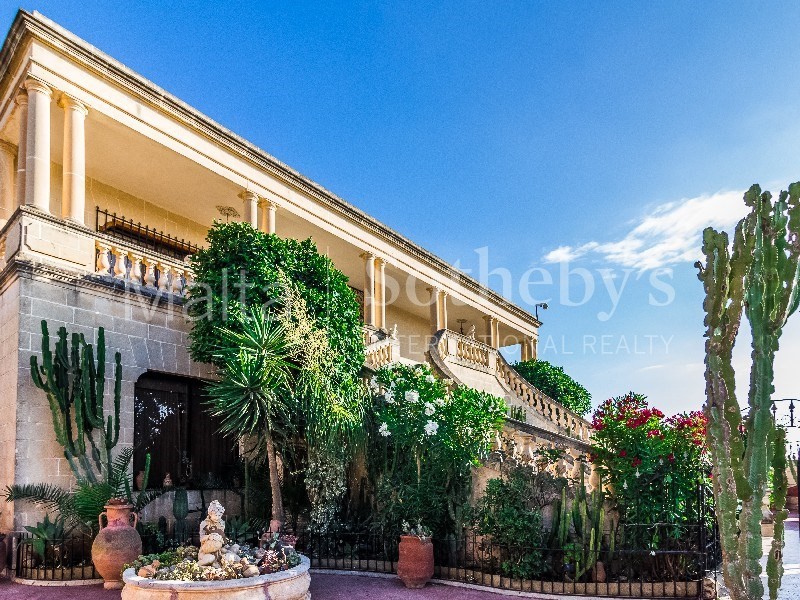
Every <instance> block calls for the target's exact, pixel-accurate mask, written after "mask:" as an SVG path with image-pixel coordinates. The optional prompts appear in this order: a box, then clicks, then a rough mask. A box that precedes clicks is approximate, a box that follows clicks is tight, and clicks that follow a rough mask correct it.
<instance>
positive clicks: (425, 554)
mask: <svg viewBox="0 0 800 600" xmlns="http://www.w3.org/2000/svg"><path fill="white" fill-rule="evenodd" d="M402 527H403V530H402V533H401V534H400V557H399V558H398V560H397V576H398V577H399V578H400V579H401V581H402V582H403V583H404V584H405V586H406V587H407V588H411V589H417V588H421V587H425V584H426V583H428V581H430V578H431V577H433V543H431V532H430V530H429V529H426V528H425V527H424V526H423V525H422V524H421V523H417V525H416V526H415V527H412V526H410V525H409V524H408V522H406V521H403V524H402Z"/></svg>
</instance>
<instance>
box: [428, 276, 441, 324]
mask: <svg viewBox="0 0 800 600" xmlns="http://www.w3.org/2000/svg"><path fill="white" fill-rule="evenodd" d="M428 292H430V294H431V304H430V310H431V334H432V335H433V334H435V333H436V332H437V331H439V330H440V329H444V325H443V323H442V301H441V296H442V290H440V289H439V288H438V287H429V288H428Z"/></svg>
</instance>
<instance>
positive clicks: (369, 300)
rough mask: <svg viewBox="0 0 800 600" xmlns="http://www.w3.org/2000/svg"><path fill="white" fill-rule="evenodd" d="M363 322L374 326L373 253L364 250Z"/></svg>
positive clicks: (362, 256)
mask: <svg viewBox="0 0 800 600" xmlns="http://www.w3.org/2000/svg"><path fill="white" fill-rule="evenodd" d="M361 258H363V259H364V324H365V325H369V326H371V327H375V326H376V325H375V255H374V254H372V253H371V252H364V254H362V255H361Z"/></svg>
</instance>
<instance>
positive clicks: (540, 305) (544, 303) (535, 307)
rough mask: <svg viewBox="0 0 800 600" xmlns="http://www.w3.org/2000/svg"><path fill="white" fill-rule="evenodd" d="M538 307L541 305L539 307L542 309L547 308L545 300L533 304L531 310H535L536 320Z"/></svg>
mask: <svg viewBox="0 0 800 600" xmlns="http://www.w3.org/2000/svg"><path fill="white" fill-rule="evenodd" d="M539 307H541V308H542V310H547V308H548V306H547V302H537V303H536V304H535V305H534V306H533V310H534V311H536V312H535V316H536V320H537V321H538V320H539Z"/></svg>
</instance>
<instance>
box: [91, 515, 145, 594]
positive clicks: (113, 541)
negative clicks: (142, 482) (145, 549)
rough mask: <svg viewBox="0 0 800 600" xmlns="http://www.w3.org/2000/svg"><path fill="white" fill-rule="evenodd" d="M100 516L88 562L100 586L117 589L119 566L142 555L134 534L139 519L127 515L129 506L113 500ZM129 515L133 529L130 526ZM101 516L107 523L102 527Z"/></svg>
mask: <svg viewBox="0 0 800 600" xmlns="http://www.w3.org/2000/svg"><path fill="white" fill-rule="evenodd" d="M104 508H105V509H106V511H105V512H103V513H100V516H99V518H98V520H99V521H100V533H98V534H97V537H96V538H94V543H93V544H92V562H93V563H94V568H95V570H96V571H97V572H98V573H100V576H101V577H102V578H103V579H104V580H105V583H104V584H103V587H104V588H106V589H107V590H118V589H121V588H122V586H123V585H124V584H123V583H122V565H124V564H125V563H129V562H133V561H134V560H136V558H137V557H138V556H139V555H140V554H141V553H142V538H141V537H140V536H139V532H138V531H136V529H135V528H136V523H137V522H138V520H139V516H138V515H137V514H136V513H133V512H131V509H132V508H133V505H131V504H127V503H125V502H122V501H117V502H115V501H114V500H111V501H109V503H108V504H107V505H106V506H105V507H104ZM131 516H133V526H131ZM103 517H106V520H107V522H108V524H107V525H106V526H105V527H103Z"/></svg>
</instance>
